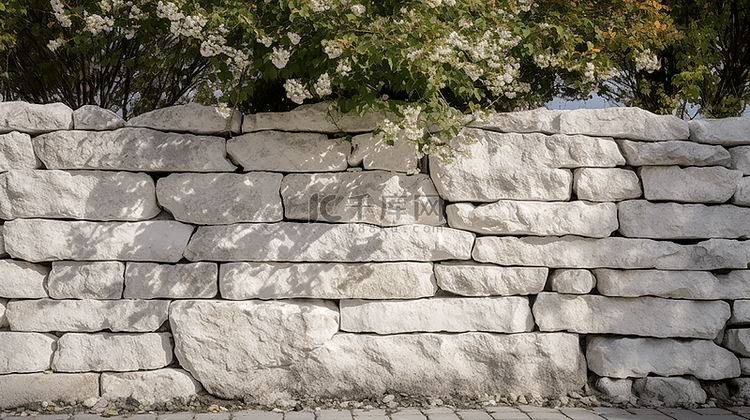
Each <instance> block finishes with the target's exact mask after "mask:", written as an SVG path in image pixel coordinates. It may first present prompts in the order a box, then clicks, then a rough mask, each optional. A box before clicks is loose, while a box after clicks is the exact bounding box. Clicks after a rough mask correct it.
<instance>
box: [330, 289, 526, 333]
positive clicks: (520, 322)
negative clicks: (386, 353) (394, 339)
mask: <svg viewBox="0 0 750 420" xmlns="http://www.w3.org/2000/svg"><path fill="white" fill-rule="evenodd" d="M339 306H340V311H341V330H342V331H347V332H374V333H377V334H398V333H410V332H439V331H447V332H467V331H484V332H502V333H519V332H530V331H533V329H534V319H533V317H532V316H531V307H530V306H529V299H528V298H526V297H517V296H514V297H492V298H453V297H449V298H439V297H436V298H431V299H418V300H407V301H396V300H391V301H368V300H359V299H357V300H342V301H341V302H340V304H339Z"/></svg>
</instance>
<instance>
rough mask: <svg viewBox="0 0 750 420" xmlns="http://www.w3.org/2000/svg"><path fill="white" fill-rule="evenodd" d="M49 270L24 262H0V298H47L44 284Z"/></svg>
mask: <svg viewBox="0 0 750 420" xmlns="http://www.w3.org/2000/svg"><path fill="white" fill-rule="evenodd" d="M48 274H49V268H47V267H45V266H43V265H39V264H32V263H29V262H26V261H15V260H0V297H4V298H10V299H37V298H45V297H47V291H46V290H45V289H44V283H45V281H46V280H47V275H48Z"/></svg>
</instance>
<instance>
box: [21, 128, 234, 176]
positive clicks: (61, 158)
mask: <svg viewBox="0 0 750 420" xmlns="http://www.w3.org/2000/svg"><path fill="white" fill-rule="evenodd" d="M32 142H33V143H34V151H35V152H36V154H37V156H38V157H39V159H41V160H42V162H44V164H45V166H46V167H47V169H103V170H120V171H145V172H165V171H167V172H169V171H174V172H232V171H234V170H235V167H234V165H232V164H231V163H230V162H229V160H227V157H226V141H225V140H224V139H223V138H221V137H209V136H196V135H192V134H176V133H162V132H160V131H156V130H151V129H148V128H121V129H119V130H115V131H105V132H98V131H58V132H54V133H49V134H43V135H41V136H38V137H35V138H34V139H33V140H32Z"/></svg>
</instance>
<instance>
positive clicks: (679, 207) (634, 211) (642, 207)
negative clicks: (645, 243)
mask: <svg viewBox="0 0 750 420" xmlns="http://www.w3.org/2000/svg"><path fill="white" fill-rule="evenodd" d="M617 213H618V215H619V219H620V233H622V234H623V235H624V236H626V237H631V238H652V239H704V238H732V239H734V238H742V239H745V238H747V237H749V236H750V209H748V208H744V207H737V206H733V205H730V204H727V205H720V206H705V205H703V204H677V203H650V202H648V201H646V200H631V201H623V202H622V203H618V204H617Z"/></svg>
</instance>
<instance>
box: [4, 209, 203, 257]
mask: <svg viewBox="0 0 750 420" xmlns="http://www.w3.org/2000/svg"><path fill="white" fill-rule="evenodd" d="M192 232H193V227H192V226H190V225H185V224H182V223H180V222H174V221H149V222H83V221H73V222H70V221H58V220H45V219H16V220H11V221H9V222H6V223H5V248H6V250H7V251H8V253H9V254H10V255H11V256H13V257H14V258H19V259H24V260H27V261H33V262H39V261H55V260H82V261H101V260H125V261H160V262H177V261H179V260H180V259H181V258H182V253H183V251H184V250H185V247H186V245H187V243H188V240H189V239H190V235H191V234H192Z"/></svg>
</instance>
